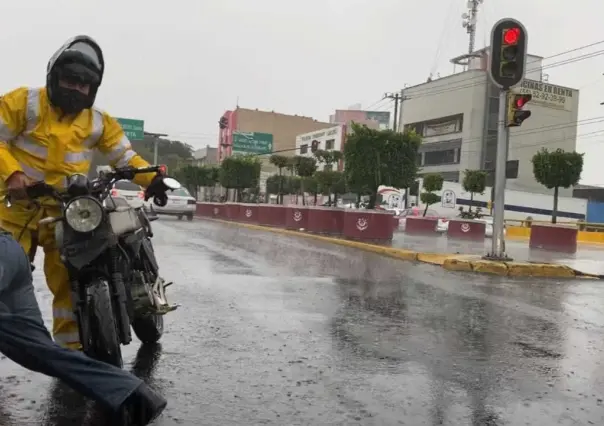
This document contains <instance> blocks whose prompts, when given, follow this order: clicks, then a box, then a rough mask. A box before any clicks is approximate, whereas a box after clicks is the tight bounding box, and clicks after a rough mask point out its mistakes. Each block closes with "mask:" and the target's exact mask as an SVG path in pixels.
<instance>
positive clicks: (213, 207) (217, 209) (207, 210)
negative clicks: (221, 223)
mask: <svg viewBox="0 0 604 426" xmlns="http://www.w3.org/2000/svg"><path fill="white" fill-rule="evenodd" d="M223 206H224V204H220V203H197V208H196V210H195V215H196V216H201V217H212V218H220V217H221V213H222V210H224V208H223Z"/></svg>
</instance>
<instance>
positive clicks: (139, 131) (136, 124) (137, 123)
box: [116, 117, 145, 141]
mask: <svg viewBox="0 0 604 426" xmlns="http://www.w3.org/2000/svg"><path fill="white" fill-rule="evenodd" d="M116 120H117V122H118V123H120V126H122V129H123V130H124V133H125V134H126V136H127V137H128V139H130V140H131V141H140V140H143V138H144V137H145V122H144V121H143V120H135V119H132V118H119V117H116Z"/></svg>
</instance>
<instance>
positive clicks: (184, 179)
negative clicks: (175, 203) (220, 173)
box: [174, 165, 209, 194]
mask: <svg viewBox="0 0 604 426" xmlns="http://www.w3.org/2000/svg"><path fill="white" fill-rule="evenodd" d="M208 174H209V170H208V169H207V168H205V167H197V166H191V165H186V166H184V167H181V168H180V169H178V170H176V171H175V172H174V177H175V178H176V179H178V181H179V182H180V183H181V184H182V185H183V186H184V187H185V188H187V189H188V190H189V192H190V193H191V194H197V188H199V187H200V186H207V184H208V180H209V179H208Z"/></svg>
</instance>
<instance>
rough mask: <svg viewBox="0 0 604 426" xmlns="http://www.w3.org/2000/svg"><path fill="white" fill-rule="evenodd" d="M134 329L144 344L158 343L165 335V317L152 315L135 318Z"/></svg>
mask: <svg viewBox="0 0 604 426" xmlns="http://www.w3.org/2000/svg"><path fill="white" fill-rule="evenodd" d="M132 329H133V330H134V334H136V337H138V340H140V341H141V342H142V343H147V344H148V343H157V342H158V341H159V339H161V336H162V335H163V334H164V316H163V315H155V314H151V315H145V316H142V317H138V318H134V321H132Z"/></svg>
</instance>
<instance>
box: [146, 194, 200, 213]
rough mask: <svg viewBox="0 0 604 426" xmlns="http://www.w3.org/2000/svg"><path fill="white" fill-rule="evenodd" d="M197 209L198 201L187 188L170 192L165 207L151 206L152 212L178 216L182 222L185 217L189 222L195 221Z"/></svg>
mask: <svg viewBox="0 0 604 426" xmlns="http://www.w3.org/2000/svg"><path fill="white" fill-rule="evenodd" d="M196 209H197V200H195V197H193V196H192V195H191V194H190V193H189V191H187V190H186V189H185V188H180V189H177V190H175V191H168V204H166V205H165V206H164V207H159V206H156V205H155V204H153V203H152V204H151V210H152V211H154V212H155V213H157V214H165V215H170V216H177V217H178V220H181V219H182V218H183V216H186V217H187V220H193V216H194V215H195V210H196Z"/></svg>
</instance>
